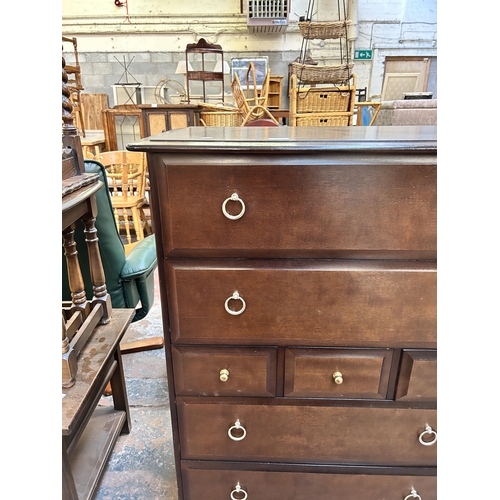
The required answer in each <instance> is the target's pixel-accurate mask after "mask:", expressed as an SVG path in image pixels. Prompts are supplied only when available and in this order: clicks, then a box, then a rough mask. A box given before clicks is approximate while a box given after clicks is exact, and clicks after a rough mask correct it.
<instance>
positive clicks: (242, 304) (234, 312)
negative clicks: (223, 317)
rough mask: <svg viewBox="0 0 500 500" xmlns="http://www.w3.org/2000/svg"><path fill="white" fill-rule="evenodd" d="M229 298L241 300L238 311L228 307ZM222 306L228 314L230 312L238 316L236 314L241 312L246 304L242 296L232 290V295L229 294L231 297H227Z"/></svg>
mask: <svg viewBox="0 0 500 500" xmlns="http://www.w3.org/2000/svg"><path fill="white" fill-rule="evenodd" d="M230 300H240V301H241V309H239V310H238V311H233V310H232V309H229V301H230ZM224 307H225V308H226V311H227V312H228V313H229V314H232V315H233V316H238V314H241V313H242V312H243V311H244V310H245V308H246V307H247V304H246V302H245V301H244V300H243V297H242V296H241V295H240V294H239V293H238V292H234V293H233V295H231V297H228V298H227V300H226V302H225V303H224Z"/></svg>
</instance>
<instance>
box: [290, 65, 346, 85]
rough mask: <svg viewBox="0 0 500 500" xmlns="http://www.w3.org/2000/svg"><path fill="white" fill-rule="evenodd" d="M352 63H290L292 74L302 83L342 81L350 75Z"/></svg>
mask: <svg viewBox="0 0 500 500" xmlns="http://www.w3.org/2000/svg"><path fill="white" fill-rule="evenodd" d="M353 67H354V63H350V64H341V65H339V66H314V65H312V64H300V63H297V62H293V63H292V74H294V75H296V76H297V78H298V79H299V80H300V81H301V82H302V83H344V82H347V80H349V78H350V77H351V75H352V68H353Z"/></svg>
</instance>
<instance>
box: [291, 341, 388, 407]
mask: <svg viewBox="0 0 500 500" xmlns="http://www.w3.org/2000/svg"><path fill="white" fill-rule="evenodd" d="M392 355H393V351H392V350H391V349H301V348H289V349H286V354H285V396H291V397H306V398H307V397H311V398H315V397H316V398H360V399H364V398H374V399H385V398H386V397H387V386H388V381H389V372H390V369H391V360H392Z"/></svg>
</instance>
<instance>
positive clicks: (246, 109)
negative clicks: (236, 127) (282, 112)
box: [231, 67, 279, 127]
mask: <svg viewBox="0 0 500 500" xmlns="http://www.w3.org/2000/svg"><path fill="white" fill-rule="evenodd" d="M249 72H251V67H250V68H249ZM270 78H271V70H270V69H268V71H267V74H266V77H265V78H264V82H263V84H262V88H261V92H260V95H258V93H257V85H256V78H255V73H253V90H254V96H253V97H250V95H249V88H250V85H249V73H247V95H245V91H244V90H243V87H242V85H241V81H240V78H239V76H238V73H235V74H234V79H233V82H232V84H231V90H232V91H233V96H234V102H235V103H236V106H238V109H239V110H240V112H241V114H242V115H243V121H242V123H241V126H242V127H244V126H245V125H246V124H247V123H248V122H249V121H254V120H259V119H262V118H268V119H270V120H271V121H273V122H275V123H276V125H279V122H278V120H276V118H274V116H273V115H272V114H271V112H270V111H269V110H268V109H267V107H266V106H267V96H268V94H269V81H270Z"/></svg>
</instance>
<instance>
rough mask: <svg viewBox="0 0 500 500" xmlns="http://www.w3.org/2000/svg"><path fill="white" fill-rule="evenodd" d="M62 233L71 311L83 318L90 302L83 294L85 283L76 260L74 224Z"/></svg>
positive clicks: (86, 313)
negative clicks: (71, 303)
mask: <svg viewBox="0 0 500 500" xmlns="http://www.w3.org/2000/svg"><path fill="white" fill-rule="evenodd" d="M62 235H63V240H64V242H63V247H64V255H65V257H66V265H67V267H68V282H69V289H70V291H71V300H72V302H73V307H72V308H71V313H73V312H75V311H79V312H81V314H82V319H83V320H85V319H86V318H87V316H88V315H89V313H90V303H89V301H88V300H87V296H86V295H85V284H84V281H83V276H82V271H81V269H80V262H79V261H78V251H77V250H76V242H75V225H74V224H72V225H71V226H69V227H67V228H66V229H64V230H63V232H62Z"/></svg>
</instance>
